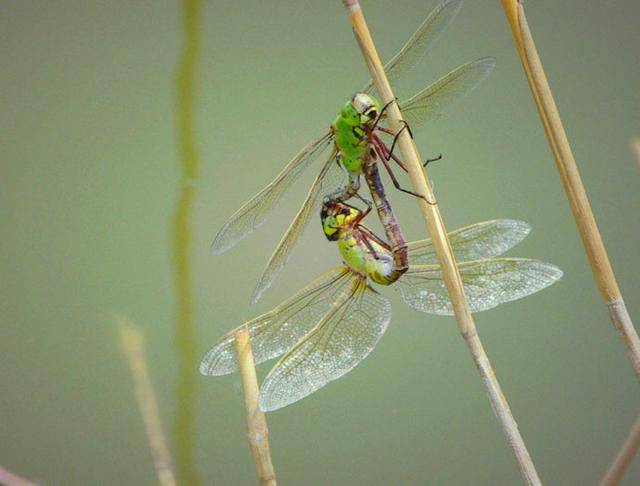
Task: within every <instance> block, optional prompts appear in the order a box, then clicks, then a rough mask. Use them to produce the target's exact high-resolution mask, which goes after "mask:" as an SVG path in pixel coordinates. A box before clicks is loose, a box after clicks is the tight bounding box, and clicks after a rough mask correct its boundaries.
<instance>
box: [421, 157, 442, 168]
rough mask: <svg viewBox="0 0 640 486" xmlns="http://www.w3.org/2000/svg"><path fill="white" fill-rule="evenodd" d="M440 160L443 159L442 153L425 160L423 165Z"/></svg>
mask: <svg viewBox="0 0 640 486" xmlns="http://www.w3.org/2000/svg"><path fill="white" fill-rule="evenodd" d="M438 160H442V154H439V155H438V156H437V157H434V158H433V159H427V160H425V161H424V163H423V164H422V167H426V166H427V165H428V164H429V163H431V162H437V161H438Z"/></svg>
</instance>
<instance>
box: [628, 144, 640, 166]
mask: <svg viewBox="0 0 640 486" xmlns="http://www.w3.org/2000/svg"><path fill="white" fill-rule="evenodd" d="M629 147H630V148H631V152H632V153H633V156H634V157H635V159H636V165H637V166H638V169H640V137H633V138H632V139H631V142H629Z"/></svg>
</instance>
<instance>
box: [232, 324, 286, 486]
mask: <svg viewBox="0 0 640 486" xmlns="http://www.w3.org/2000/svg"><path fill="white" fill-rule="evenodd" d="M235 345H236V356H237V358H238V366H239V368H240V376H241V377H242V388H243V390H244V407H245V415H246V420H247V437H248V438H249V447H251V455H252V456H253V462H254V463H255V464H256V469H257V471H258V479H259V480H260V484H261V485H262V486H276V474H275V472H274V470H273V464H272V463H271V452H270V450H269V429H268V428H267V419H266V417H265V416H264V412H262V411H261V410H260V405H259V401H260V393H259V389H258V378H257V377H256V366H255V362H254V360H253V353H252V352H251V339H250V338H249V331H248V330H247V329H241V330H240V331H238V332H237V333H236V335H235Z"/></svg>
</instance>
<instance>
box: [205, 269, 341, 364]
mask: <svg viewBox="0 0 640 486" xmlns="http://www.w3.org/2000/svg"><path fill="white" fill-rule="evenodd" d="M352 275H353V274H352V272H351V271H350V270H348V269H347V268H346V267H344V266H340V267H336V268H334V269H333V270H330V271H329V272H327V273H325V274H324V275H322V276H321V277H319V278H317V279H315V280H314V281H313V282H311V283H310V284H309V285H308V286H307V287H305V288H304V289H302V290H301V291H299V292H298V293H297V294H296V295H294V296H293V297H291V298H290V299H288V300H286V301H285V302H283V303H282V304H280V305H279V306H278V307H276V308H275V309H273V310H272V311H269V312H267V313H265V314H262V315H261V316H259V317H256V318H255V319H252V320H251V321H249V322H247V324H246V325H247V327H248V329H249V335H250V336H251V345H252V347H253V355H254V358H255V361H256V363H262V362H263V361H267V360H269V359H273V358H277V357H278V356H280V355H281V354H283V353H284V352H286V351H287V350H288V349H289V348H290V347H292V346H293V345H294V344H295V343H296V342H297V341H298V339H300V338H301V337H302V336H304V335H305V334H306V333H307V332H308V331H309V329H311V328H312V327H313V326H315V325H316V324H317V323H318V322H319V321H320V320H321V319H322V316H323V315H324V314H325V313H326V312H327V310H328V309H330V308H331V305H332V304H333V301H334V300H335V299H336V298H337V296H339V295H341V293H342V291H343V290H344V288H345V287H348V284H349V282H351V281H352ZM243 327H244V324H243V325H242V326H240V327H238V328H236V329H234V330H232V331H230V332H228V333H227V334H225V335H224V336H222V337H221V338H220V339H219V340H218V342H217V343H216V344H215V345H214V346H213V347H212V348H211V349H210V350H209V351H208V352H207V354H205V356H204V358H202V361H201V362H200V373H202V374H203V375H213V376H219V375H226V374H228V373H233V372H234V371H237V370H238V362H237V361H236V353H235V348H234V346H235V333H236V332H237V331H238V330H239V329H241V328H243Z"/></svg>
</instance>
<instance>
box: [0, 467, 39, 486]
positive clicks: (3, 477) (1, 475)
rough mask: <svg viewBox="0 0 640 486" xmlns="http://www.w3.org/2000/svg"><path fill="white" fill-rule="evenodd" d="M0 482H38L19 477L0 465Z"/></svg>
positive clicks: (17, 485)
mask: <svg viewBox="0 0 640 486" xmlns="http://www.w3.org/2000/svg"><path fill="white" fill-rule="evenodd" d="M0 484H1V485H3V486H36V485H37V484H38V483H33V482H31V481H29V480H28V479H24V478H21V477H20V476H18V475H17V474H14V473H12V472H10V471H7V470H6V469H4V468H3V467H2V466H0Z"/></svg>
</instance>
